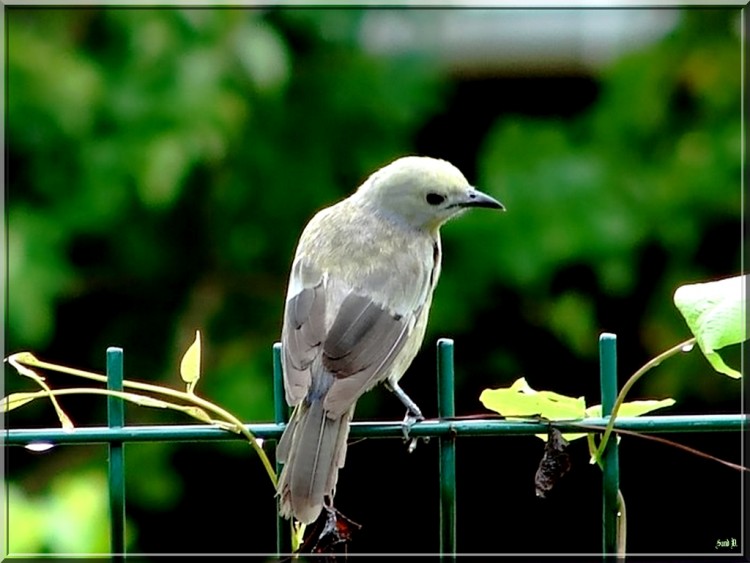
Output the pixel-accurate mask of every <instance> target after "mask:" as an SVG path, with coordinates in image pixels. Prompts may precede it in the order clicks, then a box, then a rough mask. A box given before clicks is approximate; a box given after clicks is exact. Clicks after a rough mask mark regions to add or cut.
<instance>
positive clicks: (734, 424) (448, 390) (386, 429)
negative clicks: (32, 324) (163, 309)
mask: <svg viewBox="0 0 750 563" xmlns="http://www.w3.org/2000/svg"><path fill="white" fill-rule="evenodd" d="M616 345H617V342H616V337H615V335H613V334H602V335H601V337H600V339H599V357H600V362H599V365H600V384H601V400H602V409H603V411H602V413H603V415H604V416H603V417H602V418H587V419H586V421H585V422H586V427H587V429H588V428H589V427H593V426H597V427H601V428H602V429H603V428H604V427H605V426H606V425H607V422H608V420H609V416H608V415H609V414H610V413H611V411H612V408H613V405H614V402H615V398H616V396H617V392H618V391H617V349H616ZM280 352H281V346H280V344H278V343H277V344H276V345H274V347H273V353H274V354H273V357H274V359H273V368H274V370H273V371H274V403H275V404H274V419H275V420H274V423H265V424H248V425H247V429H248V430H249V431H250V432H251V433H252V434H253V435H254V436H256V437H257V438H263V439H270V440H277V439H278V438H279V437H280V436H281V433H282V431H283V430H284V423H285V421H286V416H287V413H288V409H287V407H286V404H285V402H284V386H283V380H282V373H281V354H280ZM437 372H438V382H437V383H438V385H437V389H438V420H436V421H423V422H420V423H418V424H416V425H415V426H413V427H412V429H411V435H412V436H414V437H433V438H437V439H438V440H439V446H440V453H439V468H438V470H439V475H440V490H439V495H440V517H439V525H440V544H439V546H438V547H439V553H441V554H455V553H458V552H460V546H457V545H456V527H457V522H456V498H457V490H456V470H455V468H456V439H457V438H459V437H461V436H509V435H516V436H517V435H533V434H540V433H541V434H543V433H546V432H547V429H548V425H549V424H548V423H547V422H544V421H538V420H529V421H507V420H500V419H491V418H487V419H472V420H456V419H454V417H455V408H454V394H453V377H454V365H453V341H452V340H449V339H441V340H439V341H438V343H437ZM107 377H108V388H109V389H112V390H117V391H121V390H122V384H123V351H122V350H121V349H120V348H109V349H108V350H107ZM107 406H108V412H107V426H106V427H87V428H76V429H75V430H74V431H73V432H66V431H63V430H62V429H57V428H51V429H41V430H29V429H17V430H8V431H7V433H6V435H5V443H6V444H8V445H16V446H25V445H28V444H30V443H34V442H48V443H52V444H55V445H63V444H101V443H104V444H107V445H108V447H109V467H108V472H109V504H110V538H111V552H112V554H115V558H117V559H120V558H122V557H124V555H125V470H126V465H125V455H124V444H125V443H127V442H153V441H172V442H181V441H191V442H194V441H214V440H237V439H244V438H240V437H238V435H237V434H233V433H231V432H228V431H225V430H222V429H220V428H217V427H215V426H210V425H200V424H191V425H158V426H128V425H126V424H125V421H124V416H123V414H124V411H123V403H122V401H121V400H120V399H119V398H115V397H109V398H108V405H107ZM554 426H555V427H556V428H559V429H560V430H561V431H563V432H566V431H569V432H581V428H580V426H577V425H576V422H575V421H570V422H555V423H554ZM614 428H615V429H616V430H630V431H638V432H738V431H740V430H741V429H743V428H747V417H746V416H745V415H741V414H736V415H701V416H643V417H637V418H619V417H618V419H617V421H616V423H615V426H614ZM350 435H351V437H352V438H360V437H378V438H398V439H400V438H402V430H401V423H400V422H393V423H369V422H354V423H353V424H352V428H351V434H350ZM602 461H603V467H602V469H603V486H602V489H603V490H602V505H603V515H602V522H603V523H602V553H603V554H604V559H605V560H608V559H611V558H614V553H615V551H616V531H617V491H618V488H619V479H620V475H619V462H618V448H617V440H609V442H608V446H607V448H606V450H605V453H604V456H603V460H602ZM269 516H270V515H269ZM278 522H279V523H278V525H277V549H278V552H279V554H283V553H288V552H289V546H290V537H289V526H288V523H286V525H285V524H284V522H285V521H283V520H281V519H278Z"/></svg>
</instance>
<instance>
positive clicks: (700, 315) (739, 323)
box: [674, 275, 748, 377]
mask: <svg viewBox="0 0 750 563" xmlns="http://www.w3.org/2000/svg"><path fill="white" fill-rule="evenodd" d="M747 281H748V276H747V275H745V276H736V277H733V278H726V279H722V280H718V281H713V282H707V283H694V284H688V285H683V286H681V287H679V288H677V291H675V292H674V303H675V305H676V306H677V308H678V309H679V311H680V313H682V316H683V317H685V322H687V325H688V327H689V328H690V330H691V331H692V333H693V334H694V335H695V340H696V341H697V342H698V346H699V347H700V349H701V351H702V352H703V354H704V355H705V356H706V359H707V360H708V361H709V362H710V363H711V365H712V366H713V368H714V369H715V370H716V371H718V372H719V373H723V374H725V375H728V376H730V377H742V374H741V373H740V372H739V371H737V370H735V369H732V368H730V367H729V366H727V365H726V364H725V363H724V361H723V360H722V359H721V357H720V356H719V354H717V353H716V350H718V349H720V348H723V347H725V346H729V345H731V344H738V343H740V342H744V341H745V340H747V325H746V322H745V320H746V319H745V303H746V300H745V289H746V285H747Z"/></svg>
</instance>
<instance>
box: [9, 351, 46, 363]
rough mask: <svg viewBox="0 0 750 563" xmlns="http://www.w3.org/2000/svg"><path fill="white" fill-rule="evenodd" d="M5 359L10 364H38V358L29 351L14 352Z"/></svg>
mask: <svg viewBox="0 0 750 563" xmlns="http://www.w3.org/2000/svg"><path fill="white" fill-rule="evenodd" d="M7 361H8V362H10V363H11V364H15V363H21V364H26V365H29V366H35V365H38V364H39V360H37V358H36V356H34V354H32V353H31V352H16V353H15V354H12V355H10V356H8V358H7Z"/></svg>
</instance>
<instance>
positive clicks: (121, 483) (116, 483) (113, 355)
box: [107, 347, 125, 561]
mask: <svg viewBox="0 0 750 563" xmlns="http://www.w3.org/2000/svg"><path fill="white" fill-rule="evenodd" d="M122 379H123V352H122V348H115V347H110V348H107V389H109V390H111V391H122ZM124 424H125V410H124V403H123V400H122V399H120V398H119V397H107V426H108V427H109V428H122V427H123V426H124ZM108 481H109V511H110V523H109V525H110V551H111V552H112V554H113V559H114V560H115V561H121V560H122V559H123V558H124V554H125V450H124V444H123V443H122V441H119V440H118V441H114V440H113V441H112V442H110V444H109V464H108Z"/></svg>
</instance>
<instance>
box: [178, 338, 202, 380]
mask: <svg viewBox="0 0 750 563" xmlns="http://www.w3.org/2000/svg"><path fill="white" fill-rule="evenodd" d="M180 376H181V377H182V380H183V381H184V382H185V383H187V392H188V393H192V392H193V389H195V384H196V383H198V380H199V379H200V376H201V333H200V331H199V330H196V331H195V340H194V341H193V343H192V344H191V345H190V348H188V349H187V352H185V355H184V356H183V357H182V362H180Z"/></svg>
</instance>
